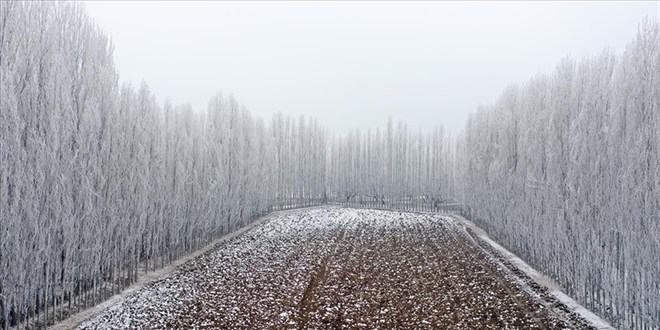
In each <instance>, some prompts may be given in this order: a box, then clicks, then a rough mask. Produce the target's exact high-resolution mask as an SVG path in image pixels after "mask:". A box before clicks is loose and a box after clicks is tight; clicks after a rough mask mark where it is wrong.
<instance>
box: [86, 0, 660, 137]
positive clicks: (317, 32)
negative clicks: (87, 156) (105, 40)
mask: <svg viewBox="0 0 660 330" xmlns="http://www.w3.org/2000/svg"><path fill="white" fill-rule="evenodd" d="M87 9H88V12H89V14H90V15H91V16H92V18H94V19H95V20H96V22H97V23H98V24H99V25H100V26H101V27H102V28H103V29H104V30H105V31H106V32H107V33H108V34H109V35H111V37H112V40H113V43H114V45H115V63H116V65H117V67H118V69H119V72H120V80H121V81H128V82H131V83H132V84H133V85H134V86H139V84H140V82H141V81H142V80H143V79H144V80H145V81H146V82H147V83H148V84H149V86H150V87H151V89H152V91H153V92H154V93H155V94H156V97H157V98H158V99H159V100H160V101H161V102H163V101H164V100H165V99H166V98H169V99H170V100H172V102H173V103H175V104H180V103H191V104H192V106H193V107H194V108H195V109H198V110H204V111H205V109H206V105H207V102H208V100H209V99H210V97H211V96H212V95H213V94H215V92H216V91H218V90H222V91H224V92H225V93H233V94H234V96H236V98H237V99H238V101H239V102H240V103H242V104H244V105H245V106H247V107H248V109H249V110H250V112H251V113H253V114H254V115H257V116H260V117H263V118H265V119H270V117H271V115H272V114H274V113H277V112H283V113H285V114H292V115H296V116H297V115H300V114H304V115H306V116H313V117H315V118H317V119H318V120H319V122H320V123H322V124H323V126H325V127H327V128H329V129H330V130H331V131H333V132H338V133H345V132H347V131H348V130H350V129H353V128H356V127H360V128H364V129H366V128H375V127H376V126H381V127H382V126H384V124H385V123H386V122H387V118H388V117H390V116H391V117H392V118H393V119H395V120H403V121H405V122H406V123H408V125H409V127H410V128H414V129H416V128H418V127H420V128H422V129H424V130H427V129H431V128H433V127H435V126H437V125H439V124H442V125H444V126H445V128H447V129H448V130H449V131H450V132H453V133H458V132H460V130H461V129H462V127H463V125H464V123H465V120H466V119H467V114H468V113H470V112H472V111H474V110H475V109H476V107H477V105H479V104H484V103H491V102H493V101H494V100H495V99H496V98H497V97H498V96H499V94H500V92H501V91H502V90H503V89H504V88H505V87H506V86H507V85H509V84H512V83H516V82H524V81H526V80H527V79H529V78H531V77H532V76H534V75H535V74H537V73H539V72H542V73H548V72H551V71H552V70H553V68H554V66H555V64H556V63H557V62H558V61H559V60H560V59H561V58H562V57H564V56H567V55H570V56H572V57H575V58H581V57H583V56H586V55H590V54H591V55H595V54H597V53H598V52H600V51H601V50H602V49H603V48H604V47H606V46H608V47H610V48H613V49H614V50H615V51H616V52H617V53H620V52H621V51H622V50H623V48H624V47H625V45H626V43H627V42H629V41H630V40H631V39H632V38H633V37H634V35H635V33H636V31H637V27H638V24H639V23H640V21H641V20H642V19H643V18H644V17H645V16H649V17H651V18H655V19H657V18H658V17H660V1H649V2H629V1H625V2H624V1H622V2H592V1H587V2H468V3H465V2H205V1H202V2H155V1H148V2H129V1H116V2H98V1H93V2H88V3H87Z"/></svg>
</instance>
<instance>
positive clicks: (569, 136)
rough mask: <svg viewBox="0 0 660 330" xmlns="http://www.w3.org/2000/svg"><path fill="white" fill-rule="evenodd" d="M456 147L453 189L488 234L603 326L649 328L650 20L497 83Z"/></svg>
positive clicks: (654, 65) (657, 85)
mask: <svg viewBox="0 0 660 330" xmlns="http://www.w3.org/2000/svg"><path fill="white" fill-rule="evenodd" d="M457 148H458V149H457V152H456V164H457V169H459V171H458V173H457V179H456V182H457V185H458V188H459V189H458V190H457V197H458V199H459V200H460V201H461V202H462V203H463V204H464V205H467V206H469V212H468V214H469V215H470V216H471V218H472V219H473V220H475V221H476V222H477V223H478V224H479V225H480V226H482V227H484V228H485V229H487V231H488V233H489V234H490V235H491V236H493V237H495V238H496V240H497V241H498V242H500V243H502V244H503V245H505V246H506V247H508V248H509V249H510V250H512V251H514V252H515V253H516V254H517V255H519V256H521V257H522V258H523V259H524V260H526V261H528V262H529V263H530V264H532V265H533V266H535V268H537V269H539V270H541V271H543V272H544V273H546V274H549V275H551V276H552V277H553V278H554V279H556V280H558V281H559V283H560V284H561V286H562V287H563V288H564V289H565V290H567V291H568V293H569V294H570V295H572V296H573V297H575V298H577V300H578V301H580V302H581V303H583V304H585V305H586V306H587V307H588V308H590V309H591V310H592V311H594V312H596V313H597V314H599V315H601V316H603V317H605V318H606V319H608V320H609V321H610V322H611V323H612V325H614V326H615V327H617V328H621V329H653V328H657V327H658V326H660V303H659V302H660V239H659V238H660V33H659V29H658V24H657V22H651V21H646V22H644V23H642V24H641V25H640V28H639V32H638V33H637V35H636V37H635V38H634V39H633V40H632V41H631V42H630V43H629V44H628V45H627V47H626V49H625V51H624V52H623V54H622V55H620V56H616V55H615V54H614V53H613V52H612V51H610V50H605V51H603V52H602V53H601V54H599V55H597V56H593V57H588V58H584V59H582V60H579V61H576V60H572V59H569V58H566V59H564V60H562V61H561V63H559V65H557V67H556V69H555V71H554V72H553V73H551V74H545V75H539V76H537V77H535V78H533V79H531V80H530V81H528V82H526V83H524V84H520V85H514V86H512V87H510V88H508V89H507V90H506V91H504V93H503V94H502V95H501V96H500V98H499V100H497V102H495V103H494V104H492V105H489V106H484V107H482V108H481V109H479V111H478V112H477V113H476V114H474V115H472V116H471V117H470V118H469V120H468V123H467V124H466V127H465V130H464V132H463V135H462V136H461V137H460V138H459V139H458V145H457Z"/></svg>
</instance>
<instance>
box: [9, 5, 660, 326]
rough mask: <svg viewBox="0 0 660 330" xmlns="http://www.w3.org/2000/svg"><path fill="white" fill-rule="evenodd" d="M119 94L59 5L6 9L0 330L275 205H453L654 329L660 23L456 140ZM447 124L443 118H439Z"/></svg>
mask: <svg viewBox="0 0 660 330" xmlns="http://www.w3.org/2000/svg"><path fill="white" fill-rule="evenodd" d="M200 110H201V109H192V107H191V106H190V105H187V104H182V105H174V104H171V103H170V102H165V103H164V104H159V103H158V102H157V101H156V96H155V95H154V94H153V93H152V92H151V91H150V89H149V86H148V85H147V83H142V84H141V85H140V86H139V87H134V86H131V85H129V84H121V83H120V77H119V74H118V71H117V69H116V67H115V64H114V61H113V46H112V42H111V41H110V39H109V37H108V35H107V34H106V33H105V32H104V31H103V30H101V29H100V28H99V27H98V26H97V25H96V24H95V22H94V21H92V20H91V19H90V17H89V16H88V15H87V14H86V12H85V8H84V5H81V4H78V3H68V2H61V3H60V2H44V3H36V2H3V3H2V6H0V325H1V326H2V328H8V327H11V326H16V325H19V324H21V323H23V322H25V321H26V320H28V319H36V320H38V321H40V322H44V323H46V324H47V323H53V322H55V321H56V320H60V319H62V318H64V317H66V316H68V315H70V314H71V313H74V312H75V311H76V310H80V309H83V308H85V307H87V306H91V305H95V304H97V303H99V302H101V301H103V300H104V299H105V298H107V297H109V296H111V295H112V294H114V293H117V292H120V291H121V290H123V289H124V288H126V287H127V286H128V285H130V284H131V283H133V282H134V281H135V280H136V279H137V276H138V274H139V273H140V272H147V271H149V270H154V269H157V268H161V267H163V266H164V265H167V264H169V263H171V262H172V261H174V260H176V259H178V258H180V257H182V256H184V255H187V254H189V253H191V252H192V251H195V250H197V249H199V248H201V247H202V246H204V245H206V244H208V243H210V242H212V241H213V240H215V239H217V238H219V237H221V236H223V235H225V234H227V233H229V232H232V231H234V230H236V229H238V228H240V227H243V226H245V225H246V224H248V223H250V222H251V221H252V220H254V219H256V218H257V217H259V216H261V215H264V214H266V213H268V212H271V211H273V210H279V209H286V208H296V207H303V206H311V205H321V204H327V203H336V204H342V205H351V206H360V207H370V208H390V209H407V210H424V211H447V210H451V211H455V212H459V213H461V214H463V215H464V216H465V217H466V218H469V219H472V220H473V221H474V222H475V223H477V224H478V225H479V226H481V227H482V228H484V229H485V230H486V231H487V232H488V233H489V234H490V235H491V236H492V237H493V238H495V239H496V240H497V241H498V242H499V243H500V244H502V245H503V246H505V247H507V248H508V249H510V250H511V251H512V252H514V253H516V254H517V255H519V256H520V257H521V258H522V259H524V260H526V261H527V262H528V263H530V264H531V265H533V266H534V267H535V268H537V269H539V270H541V271H542V272H544V273H546V274H548V275H550V276H551V277H552V278H554V279H555V280H557V281H558V282H559V283H560V284H561V286H562V288H564V289H565V290H566V292H567V293H569V294H570V295H571V296H573V297H574V298H575V299H576V300H578V301H579V302H580V303H582V304H583V305H585V306H586V307H588V308H590V309H591V310H593V311H594V312H595V313H597V314H598V315H600V316H602V317H603V318H605V319H607V320H608V321H609V322H611V324H612V325H613V326H615V327H619V328H625V329H653V328H657V327H660V304H659V303H658V302H659V301H660V277H659V276H658V274H660V129H659V128H660V28H659V25H658V22H657V21H652V20H647V21H645V22H642V23H641V24H640V26H639V31H638V33H637V35H636V36H635V37H634V39H632V40H631V41H630V43H629V44H628V46H627V47H626V49H625V50H624V51H623V53H622V54H615V53H614V52H612V51H610V50H605V51H603V52H602V53H601V54H598V55H596V56H592V57H587V58H583V59H580V60H575V59H571V58H565V59H564V60H562V61H561V62H560V63H559V64H558V65H557V67H556V69H555V70H554V72H551V73H547V74H543V75H538V76H536V77H534V78H532V79H531V80H529V81H527V82H525V83H523V84H518V85H512V86H511V87H509V88H507V89H506V90H505V91H504V92H503V93H502V95H501V96H500V98H499V99H498V100H496V101H495V102H494V103H492V104H490V105H485V106H482V107H480V108H479V109H477V111H476V112H475V113H474V114H473V115H471V117H470V119H469V120H468V123H467V124H466V126H465V128H464V130H463V132H462V133H461V134H459V135H458V136H455V137H454V136H450V135H449V134H447V133H445V131H444V129H443V128H442V127H441V126H438V128H437V129H435V130H433V131H431V132H424V131H421V130H416V129H414V128H409V127H408V126H407V125H406V124H405V123H402V122H392V121H390V122H389V123H388V125H387V126H386V127H384V128H382V129H377V130H375V131H360V130H355V131H353V132H351V133H349V134H347V135H336V134H332V133H330V132H329V131H328V130H327V129H325V128H324V127H323V125H322V123H318V122H317V121H316V120H314V119H313V118H306V117H297V118H296V117H291V116H286V115H283V114H280V115H276V116H274V117H273V118H269V119H268V120H266V119H263V118H257V117H254V116H252V115H251V114H250V112H249V111H248V110H247V109H246V108H245V107H243V106H241V104H240V103H239V102H238V100H236V99H235V98H234V97H232V96H231V95H228V94H224V93H222V92H218V93H217V94H216V95H215V96H214V97H212V98H211V100H210V101H209V103H208V107H207V108H206V109H205V110H204V111H200ZM440 121H441V118H439V119H438V122H440Z"/></svg>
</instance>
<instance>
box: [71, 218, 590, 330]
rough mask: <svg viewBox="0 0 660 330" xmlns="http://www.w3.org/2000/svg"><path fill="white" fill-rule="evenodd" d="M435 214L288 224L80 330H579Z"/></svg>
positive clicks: (247, 238)
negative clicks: (336, 329)
mask: <svg viewBox="0 0 660 330" xmlns="http://www.w3.org/2000/svg"><path fill="white" fill-rule="evenodd" d="M491 254H492V252H488V251H486V250H485V249H484V248H483V247H482V246H480V245H479V244H475V241H474V240H473V237H472V236H470V234H469V233H468V232H467V231H466V230H465V228H464V227H463V225H462V224H461V223H460V222H459V221H457V220H455V219H452V218H448V217H443V216H441V215H436V214H416V213H405V212H393V211H379V210H357V209H348V208H340V207H323V208H316V209H306V210H295V211H289V212H284V213H279V214H276V215H273V216H271V217H270V219H269V220H267V221H266V222H265V223H263V224H261V225H258V226H255V227H254V228H252V229H251V230H250V231H248V232H246V233H244V234H242V235H237V236H234V237H233V238H231V239H228V240H225V241H223V242H221V243H219V244H218V245H217V246H216V247H215V248H213V249H211V250H210V251H208V252H206V253H205V254H203V255H201V256H200V257H198V258H195V259H193V260H191V261H189V262H187V263H185V264H183V265H182V266H180V267H179V268H178V269H177V270H175V271H174V272H172V273H171V274H169V275H168V276H166V277H164V278H162V279H160V280H157V281H155V282H152V283H150V284H148V285H146V286H145V287H143V288H142V289H141V290H138V291H136V292H135V293H133V294H132V295H130V296H129V297H127V298H126V299H125V300H124V301H122V302H120V303H117V304H115V305H113V306H111V307H110V308H108V309H107V310H105V311H104V312H102V313H101V314H99V315H97V316H96V317H94V318H92V319H91V320H88V321H86V322H84V323H83V324H81V325H80V326H79V328H80V329H127V328H177V329H182V328H230V329H302V328H315V329H316V328H320V329H325V328H327V329H335V328H344V329H354V328H355V329H402V328H405V329H566V328H568V329H581V328H589V326H588V325H587V324H586V323H585V322H584V321H583V320H582V319H580V318H579V317H576V315H575V314H573V313H572V312H570V311H568V310H567V309H566V308H565V306H563V305H561V303H559V302H557V301H556V300H555V301H546V300H544V299H545V298H544V297H545V296H544V295H543V294H538V292H535V290H534V289H532V288H530V287H528V286H527V285H526V284H525V283H524V282H523V281H520V280H519V279H518V278H516V277H515V275H512V272H511V270H510V269H507V267H506V266H504V265H503V264H502V263H501V262H500V261H498V260H497V259H496V258H495V257H493V256H492V255H491Z"/></svg>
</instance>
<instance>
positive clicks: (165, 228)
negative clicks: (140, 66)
mask: <svg viewBox="0 0 660 330" xmlns="http://www.w3.org/2000/svg"><path fill="white" fill-rule="evenodd" d="M0 24H1V25H0V29H1V30H0V31H1V33H0V74H1V75H2V77H1V80H0V99H1V105H2V107H1V111H0V125H1V128H0V142H1V148H0V164H1V166H0V219H1V221H0V233H1V239H0V270H1V271H0V315H1V318H2V322H1V323H0V324H1V325H2V326H3V327H5V328H6V327H8V326H12V325H16V324H18V323H22V322H23V321H25V320H28V319H30V320H31V324H32V326H36V325H38V324H42V325H43V324H46V323H52V322H54V321H55V320H56V319H61V318H62V317H65V316H67V315H68V314H69V313H71V312H75V310H77V309H79V308H84V307H86V306H89V305H93V304H96V303H97V302H99V301H101V300H102V299H104V297H108V296H109V295H111V294H113V293H116V292H119V291H120V290H122V289H123V288H124V287H126V286H127V285H128V284H130V283H133V282H134V281H135V280H136V279H137V277H138V274H139V272H140V271H147V270H151V269H155V268H158V267H162V266H164V265H165V264H168V263H170V262H172V261H173V260H175V259H177V258H179V257H180V256H182V255H185V254H188V253H189V252H191V251H194V250H196V249H198V248H200V247H201V246H203V245H204V244H207V243H209V242H211V241H212V240H214V239H215V238H218V237H220V236H222V235H224V234H226V233H228V232H230V231H233V230H235V229H236V228H239V227H241V226H244V225H245V224H247V223H248V222H249V221H250V220H251V219H253V218H255V217H257V216H259V215H262V214H264V213H266V212H269V211H271V210H273V209H280V208H290V207H299V206H305V205H311V204H314V203H320V202H322V200H321V199H322V198H323V189H324V187H325V181H324V179H325V176H324V173H325V157H326V156H325V148H324V147H323V146H325V143H326V142H325V139H326V133H325V131H324V130H323V129H322V128H320V126H319V125H318V124H317V123H316V122H315V121H314V120H311V119H306V118H298V119H294V118H291V117H285V116H282V115H279V116H276V117H275V119H274V120H273V121H272V122H271V123H269V124H267V123H266V122H264V120H262V119H258V118H254V117H252V116H251V115H250V113H249V112H248V111H247V110H246V109H244V108H243V107H241V105H240V104H239V103H238V102H237V101H236V100H235V99H234V98H233V97H231V96H229V97H227V96H224V95H223V94H222V93H218V94H217V95H215V96H214V97H213V98H212V99H211V100H210V102H209V104H208V108H207V111H206V112H203V113H202V112H195V111H193V109H192V108H191V107H190V106H189V105H172V104H171V103H169V102H167V103H166V104H164V105H162V106H161V105H159V104H158V103H157V102H156V100H155V97H154V95H153V93H152V92H151V91H150V90H149V87H148V86H147V85H146V84H144V83H143V84H142V85H141V86H139V88H137V89H135V88H133V87H132V86H130V85H120V84H119V83H118V74H117V70H116V68H115V66H114V63H113V59H112V44H111V43H110V41H109V39H108V37H107V36H106V35H105V34H104V33H103V32H102V31H101V30H100V29H99V28H97V27H96V25H95V24H94V23H93V22H92V21H91V20H90V18H89V17H88V16H87V15H86V13H85V10H84V8H83V7H82V5H80V4H77V3H54V2H48V3H34V2H7V3H4V2H3V4H2V6H0ZM54 307H57V308H54Z"/></svg>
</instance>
